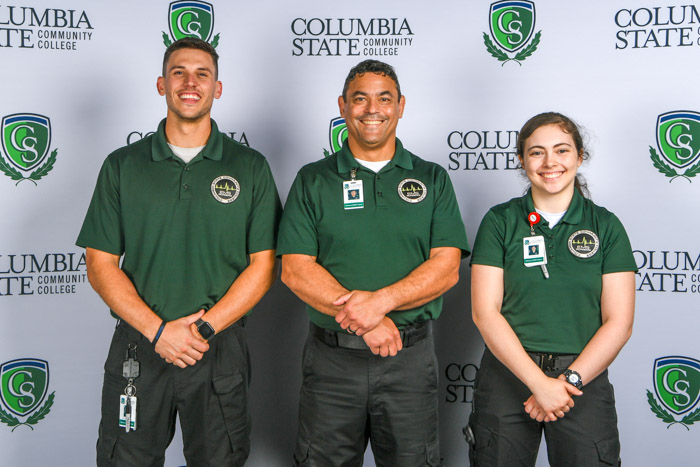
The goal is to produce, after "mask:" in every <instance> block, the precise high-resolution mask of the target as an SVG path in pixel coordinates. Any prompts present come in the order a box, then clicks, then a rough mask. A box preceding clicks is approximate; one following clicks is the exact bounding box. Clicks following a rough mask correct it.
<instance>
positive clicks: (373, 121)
mask: <svg viewBox="0 0 700 467" xmlns="http://www.w3.org/2000/svg"><path fill="white" fill-rule="evenodd" d="M362 123H364V124H365V125H379V124H380V123H382V121H381V120H362Z"/></svg>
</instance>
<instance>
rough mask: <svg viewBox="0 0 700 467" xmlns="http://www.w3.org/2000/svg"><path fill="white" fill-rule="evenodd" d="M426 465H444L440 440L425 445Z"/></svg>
mask: <svg viewBox="0 0 700 467" xmlns="http://www.w3.org/2000/svg"><path fill="white" fill-rule="evenodd" d="M425 465H427V466H429V467H440V466H441V465H443V464H442V459H440V442H439V441H438V440H435V441H433V442H432V443H428V444H427V445H426V446H425Z"/></svg>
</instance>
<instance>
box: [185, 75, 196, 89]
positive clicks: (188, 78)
mask: <svg viewBox="0 0 700 467" xmlns="http://www.w3.org/2000/svg"><path fill="white" fill-rule="evenodd" d="M185 82H186V83H187V85H188V86H194V85H195V82H196V80H195V75H194V73H187V75H185Z"/></svg>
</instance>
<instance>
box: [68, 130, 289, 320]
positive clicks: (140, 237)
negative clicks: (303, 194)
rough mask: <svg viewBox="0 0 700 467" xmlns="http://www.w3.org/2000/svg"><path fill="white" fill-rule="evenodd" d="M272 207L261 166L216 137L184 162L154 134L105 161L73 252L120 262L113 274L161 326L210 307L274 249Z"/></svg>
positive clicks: (271, 185) (252, 155)
mask: <svg viewBox="0 0 700 467" xmlns="http://www.w3.org/2000/svg"><path fill="white" fill-rule="evenodd" d="M280 216H281V206H280V202H279V196H278V194H277V188H276V187H275V182H274V180H273V178H272V173H271V172H270V168H269V166H268V164H267V161H266V160H265V158H264V157H263V156H262V155H261V154H260V153H258V152H257V151H255V150H253V149H250V148H248V147H246V146H243V145H241V144H239V143H237V142H235V141H233V140H231V139H230V138H228V137H226V136H225V135H223V134H222V133H220V132H219V130H218V128H217V126H216V123H215V122H214V121H213V120H212V131H211V136H210V137H209V140H208V141H207V144H206V146H205V147H204V149H203V150H202V151H201V152H200V153H199V154H198V155H197V156H196V157H195V158H194V159H192V160H191V161H190V162H189V163H188V164H185V163H184V162H183V161H182V160H180V159H179V158H177V157H175V156H174V154H173V152H172V151H171V150H170V148H169V147H168V145H167V142H166V139H165V120H163V121H162V122H161V123H160V125H159V126H158V131H157V132H156V133H155V134H153V135H151V136H149V137H147V138H144V139H142V140H141V141H139V142H138V143H134V144H132V145H129V146H125V147H123V148H121V149H118V150H116V151H115V152H113V153H112V154H110V155H109V156H108V157H107V159H106V160H105V162H104V164H103V166H102V169H101V171H100V174H99V177H98V179H97V186H96V187H95V192H94V194H93V197H92V201H91V202H90V207H89V208H88V212H87V215H86V216H85V221H84V223H83V227H82V229H81V231H80V235H79V236H78V240H77V242H76V244H77V245H78V246H81V247H90V248H94V249H97V250H101V251H105V252H107V253H112V254H114V255H120V256H121V255H124V258H123V262H122V270H123V271H124V272H125V273H126V275H127V276H128V277H129V279H130V280H131V281H132V282H133V284H134V286H135V287H136V290H137V291H138V293H139V295H140V296H141V298H142V299H143V300H144V301H145V302H146V304H147V305H148V306H149V307H150V308H151V309H152V310H153V311H154V312H155V313H157V314H158V316H160V317H161V318H163V319H165V320H167V321H170V320H174V319H177V318H181V317H183V316H186V315H189V314H191V313H194V312H196V311H197V310H199V309H200V308H206V309H208V308H210V307H211V306H212V305H214V304H215V303H216V302H218V301H219V299H220V298H221V297H222V296H223V295H224V294H225V293H226V291H227V290H228V288H229V287H230V286H231V284H232V283H233V281H235V280H236V278H237V277H238V275H239V274H240V273H241V272H242V271H243V270H244V269H245V268H246V267H247V265H248V257H247V255H249V254H251V253H255V252H258V251H264V250H271V249H274V248H275V241H276V238H275V235H276V231H277V225H278V221H279V218H280Z"/></svg>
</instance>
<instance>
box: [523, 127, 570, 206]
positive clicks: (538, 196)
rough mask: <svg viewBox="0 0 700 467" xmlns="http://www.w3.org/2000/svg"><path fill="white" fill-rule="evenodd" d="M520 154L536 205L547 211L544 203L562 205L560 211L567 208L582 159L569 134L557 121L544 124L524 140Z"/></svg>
mask: <svg viewBox="0 0 700 467" xmlns="http://www.w3.org/2000/svg"><path fill="white" fill-rule="evenodd" d="M520 157H521V160H520V162H521V164H522V166H523V168H524V169H525V173H526V175H527V178H528V179H530V183H531V184H532V198H533V200H534V201H535V206H536V207H538V208H539V209H545V210H546V208H545V206H546V205H549V206H561V205H563V209H561V211H563V210H566V208H567V206H568V204H569V202H570V201H571V198H572V197H573V195H574V181H575V179H576V171H577V169H578V167H579V166H580V165H581V162H583V157H582V154H581V152H580V151H579V150H577V149H576V143H575V142H574V139H573V137H572V136H571V134H569V133H567V132H565V131H564V130H562V128H561V127H560V126H559V125H557V124H551V125H543V126H541V127H539V128H537V129H536V130H535V131H534V132H532V134H531V135H530V136H529V137H528V138H527V139H526V140H525V144H524V147H523V154H520ZM538 201H539V203H538ZM553 201H554V202H553ZM564 202H565V203H564ZM538 204H539V205H538ZM561 211H548V212H561Z"/></svg>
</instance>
